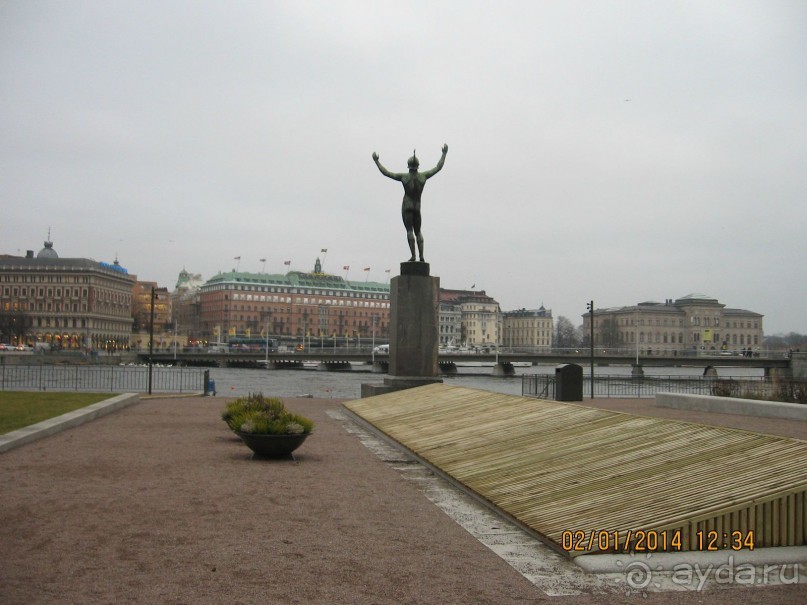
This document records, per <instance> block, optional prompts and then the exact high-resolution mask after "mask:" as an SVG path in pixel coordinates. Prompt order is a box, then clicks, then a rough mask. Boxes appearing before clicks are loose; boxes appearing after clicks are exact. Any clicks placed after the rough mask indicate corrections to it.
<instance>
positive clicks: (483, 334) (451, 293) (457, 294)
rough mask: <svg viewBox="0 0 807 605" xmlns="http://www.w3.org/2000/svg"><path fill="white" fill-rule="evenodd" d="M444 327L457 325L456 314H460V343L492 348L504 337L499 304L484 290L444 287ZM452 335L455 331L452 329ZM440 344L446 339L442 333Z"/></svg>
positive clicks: (442, 292) (441, 320)
mask: <svg viewBox="0 0 807 605" xmlns="http://www.w3.org/2000/svg"><path fill="white" fill-rule="evenodd" d="M439 296H440V300H439V303H440V313H441V317H440V326H441V331H442V328H443V326H446V327H449V326H455V325H456V315H457V312H459V317H460V338H459V342H455V343H453V344H458V345H462V346H467V347H472V348H475V347H490V346H492V345H496V344H497V343H498V342H500V341H499V336H500V328H501V326H500V312H501V310H500V308H499V303H498V302H496V300H494V299H493V298H492V297H490V296H488V295H487V293H486V292H485V291H484V290H480V291H476V290H449V289H446V288H440V295H439ZM451 334H452V337H453V336H454V334H455V330H454V331H453V332H451ZM440 341H441V342H440V344H452V343H451V342H443V338H442V335H441V338H440Z"/></svg>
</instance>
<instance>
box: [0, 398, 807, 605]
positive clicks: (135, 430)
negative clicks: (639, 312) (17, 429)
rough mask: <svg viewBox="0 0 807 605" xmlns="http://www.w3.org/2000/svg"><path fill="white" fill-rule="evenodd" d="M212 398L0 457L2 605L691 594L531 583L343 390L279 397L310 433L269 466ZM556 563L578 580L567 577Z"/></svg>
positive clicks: (784, 425)
mask: <svg viewBox="0 0 807 605" xmlns="http://www.w3.org/2000/svg"><path fill="white" fill-rule="evenodd" d="M583 403H584V404H586V405H595V406H597V407H605V408H608V409H616V410H621V411H629V412H631V413H640V414H649V415H657V416H664V417H670V418H677V419H683V420H693V421H697V422H704V423H713V424H721V425H725V426H733V427H735V428H741V429H747V430H758V431H762V432H770V433H773V434H780V435H785V436H790V437H795V438H800V439H807V426H805V425H807V423H794V422H792V421H790V422H788V421H777V420H769V419H766V420H761V419H755V418H749V417H737V416H730V415H720V414H707V413H702V412H699V413H695V412H683V411H679V410H670V409H661V408H655V407H653V406H652V403H651V402H649V401H648V400H639V401H637V400H586V401H584V402H583ZM223 404H224V399H223V398H204V397H196V398H166V399H149V400H143V401H141V402H140V403H138V404H136V405H132V406H130V407H127V408H126V409H123V410H120V411H117V412H115V413H114V414H111V415H108V416H105V417H103V418H98V419H96V420H94V421H93V422H90V423H87V424H84V425H82V426H78V427H74V428H70V429H68V430H66V431H64V432H61V433H59V434H56V435H52V436H50V437H47V438H46V439H43V440H41V441H37V442H34V443H29V444H26V445H23V446H22V447H19V448H16V449H14V450H11V451H7V452H5V453H2V454H0V476H2V477H3V479H4V481H3V484H2V488H1V489H0V518H2V519H3V523H2V525H1V526H0V544H2V548H0V603H111V602H115V603H118V602H129V603H188V604H191V603H193V604H197V603H423V604H432V603H433V604H435V605H436V604H445V603H491V604H493V603H496V604H499V603H538V602H544V601H551V602H553V603H558V604H563V605H566V604H577V603H619V602H623V603H634V602H637V601H635V599H637V598H641V596H645V597H646V598H645V599H642V601H643V602H650V603H680V604H684V603H686V604H687V605H689V604H691V603H692V601H693V598H694V595H692V594H691V593H690V592H689V591H683V590H677V591H672V592H653V591H652V586H651V587H650V589H651V590H650V592H647V591H644V590H643V589H642V590H632V589H630V587H628V586H627V585H626V583H625V580H626V574H618V575H617V577H602V578H600V577H594V576H591V575H589V576H587V575H585V574H583V573H582V572H581V571H580V570H579V569H577V568H576V567H575V566H574V565H573V564H571V563H568V562H566V561H565V560H559V562H558V564H557V566H556V567H554V568H551V569H550V570H549V571H548V572H546V570H544V571H543V572H542V574H543V575H541V574H537V575H538V576H540V577H542V578H543V580H542V581H543V584H541V583H536V582H533V581H531V580H530V579H528V576H527V575H525V574H524V572H523V570H518V568H517V567H514V566H513V565H512V557H511V562H510V563H508V560H507V556H505V555H506V554H507V553H506V552H504V551H507V550H512V549H511V548H510V547H506V548H505V547H501V546H500V545H497V542H496V541H495V540H494V543H493V544H485V543H483V542H482V541H480V540H479V539H477V537H475V536H474V534H473V530H472V529H467V530H466V529H464V528H463V526H461V525H460V524H458V523H457V522H455V521H454V520H452V517H451V516H450V515H451V514H452V513H451V512H450V511H449V509H450V507H448V506H444V505H443V503H441V502H442V500H441V498H442V499H443V500H445V499H446V498H447V499H448V500H451V499H455V497H456V498H459V499H460V500H462V498H461V497H460V496H456V494H454V495H451V493H450V492H448V493H449V496H447V497H445V498H443V497H442V496H440V495H439V494H438V495H435V494H436V493H437V492H436V491H435V488H434V483H433V481H434V479H433V478H429V477H428V473H425V474H424V473H423V472H422V469H417V468H416V467H417V465H413V464H411V463H410V461H408V460H407V459H406V457H405V456H403V455H400V454H399V453H398V452H396V451H395V450H390V449H388V448H387V449H385V448H383V447H382V448H380V449H379V448H376V447H374V446H373V445H372V438H371V437H369V436H368V435H366V434H363V433H362V432H361V431H357V430H356V427H354V426H353V425H351V424H350V423H349V422H347V421H346V420H345V419H344V417H343V415H342V414H341V408H340V406H339V402H338V401H336V400H329V399H289V400H287V405H288V407H290V408H291V409H293V410H294V411H297V412H300V413H303V414H306V415H308V416H310V417H312V418H313V419H314V420H315V422H316V423H317V427H316V432H315V434H314V435H313V436H312V437H311V438H310V439H309V440H308V441H307V442H306V443H305V444H304V445H303V446H302V447H301V448H300V450H298V453H297V455H296V460H294V461H280V462H267V461H254V460H251V456H250V452H249V450H247V449H246V448H245V446H244V445H243V444H241V443H240V441H239V440H237V439H236V438H234V436H233V435H232V434H231V433H230V432H229V431H228V430H227V429H226V426H225V425H224V423H223V422H221V420H220V412H221V409H222V408H223ZM444 511H445V512H444ZM446 513H448V514H446ZM460 516H462V515H460ZM480 519H481V521H480V523H481V524H482V526H483V527H482V528H481V531H482V533H483V534H486V535H495V534H496V533H497V532H499V534H505V533H508V530H507V528H506V526H505V525H503V524H502V523H501V521H500V520H498V519H496V518H495V517H487V518H480ZM521 546H523V547H524V548H526V549H527V550H528V551H529V549H530V548H533V547H534V546H535V545H534V544H526V543H525V544H523V545H521ZM500 555H502V556H500ZM515 558H516V559H518V558H519V557H517V556H516V557H515ZM525 560H526V558H525V557H521V561H522V562H524V561H525ZM779 571H782V570H779ZM792 571H793V570H785V572H786V573H785V575H784V576H783V578H780V581H778V582H776V581H775V580H776V578H775V577H773V576H775V575H776V574H775V573H774V574H773V575H772V576H771V581H770V582H769V581H768V579H766V580H765V581H760V582H757V583H758V584H759V586H755V587H753V588H750V587H737V586H736V584H738V583H740V582H734V583H733V586H734V587H732V588H729V589H725V590H709V591H707V592H699V593H697V596H696V599H697V602H698V603H721V604H722V603H726V604H728V603H732V604H733V603H776V604H777V605H788V604H794V605H795V604H796V603H803V602H804V601H805V598H807V590H805V587H807V569H804V568H801V569H800V570H796V573H797V574H800V576H798V579H799V580H800V582H799V583H798V584H791V583H788V582H789V581H791V580H792V579H793V575H792V573H791V572H792ZM776 573H779V572H776ZM565 574H571V575H570V576H569V577H571V576H574V577H573V578H572V580H573V581H566V580H564V581H560V578H566V576H565ZM619 575H621V576H622V577H619ZM553 578H555V579H558V581H557V582H556V583H555V587H554V588H553V586H552V580H553ZM566 579H567V580H568V578H566ZM781 580H783V581H784V583H783V582H782V581H781ZM620 581H621V583H620ZM771 583H776V584H777V585H769V584H771ZM727 585H728V584H727ZM640 595H641V596H640Z"/></svg>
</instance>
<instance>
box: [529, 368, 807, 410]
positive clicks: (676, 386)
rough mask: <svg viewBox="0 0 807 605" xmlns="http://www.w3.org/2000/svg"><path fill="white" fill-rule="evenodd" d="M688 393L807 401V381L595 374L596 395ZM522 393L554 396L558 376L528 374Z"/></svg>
mask: <svg viewBox="0 0 807 605" xmlns="http://www.w3.org/2000/svg"><path fill="white" fill-rule="evenodd" d="M659 392H664V393H689V394H692V395H718V396H723V397H744V398H750V399H764V398H768V397H771V398H775V399H777V400H780V401H790V402H799V403H807V382H804V381H795V380H768V379H765V378H764V377H759V378H747V377H742V378H734V377H722V378H721V377H709V376H704V377H695V378H693V377H680V376H643V377H632V376H609V375H602V376H595V377H594V396H595V397H625V398H631V397H636V398H642V397H655V395H656V393H659ZM590 393H591V377H589V376H584V377H583V394H584V396H585V397H588V396H589V395H590ZM521 394H522V395H523V396H524V397H537V398H540V399H554V398H555V376H552V375H549V374H525V375H523V376H522V377H521Z"/></svg>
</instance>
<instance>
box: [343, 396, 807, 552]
mask: <svg viewBox="0 0 807 605" xmlns="http://www.w3.org/2000/svg"><path fill="white" fill-rule="evenodd" d="M345 407H347V408H348V409H350V410H351V411H352V412H353V413H355V414H357V415H358V416H360V417H362V418H363V419H364V420H366V421H367V422H369V423H371V424H372V425H373V426H375V427H376V428H377V429H378V430H380V431H382V432H384V433H385V434H387V435H388V436H390V437H391V438H392V439H394V440H396V441H398V442H399V443H400V444H402V445H403V446H404V447H406V448H408V449H410V450H411V451H412V452H414V453H415V454H416V455H418V456H419V457H421V458H422V459H424V460H426V461H427V462H429V463H430V464H432V465H434V466H435V467H436V468H438V469H440V470H441V471H442V472H445V473H446V474H447V475H449V476H450V477H452V478H453V479H454V480H455V481H457V482H459V483H461V484H463V485H465V486H466V487H467V488H468V489H471V490H472V491H474V492H475V493H476V494H477V495H479V496H480V497H482V498H483V499H485V500H487V501H489V502H491V503H492V504H493V505H494V506H496V507H498V508H499V509H501V510H503V511H505V512H506V513H507V514H509V515H512V516H513V517H515V518H517V519H518V520H520V521H521V522H522V523H524V524H525V525H527V526H529V527H532V528H533V529H534V530H535V531H536V532H538V533H539V534H541V535H545V536H549V537H551V538H552V539H555V540H559V539H560V536H561V534H562V532H563V531H564V530H569V529H572V530H574V529H581V530H586V529H587V528H588V529H595V530H608V529H614V530H628V529H638V528H661V527H666V528H671V527H686V528H689V529H688V532H687V539H688V542H689V544H692V543H693V542H694V541H695V535H694V532H695V531H696V530H694V529H693V528H694V527H695V525H693V523H694V522H695V519H706V523H707V525H708V524H711V525H709V526H710V527H712V528H716V529H717V530H718V531H719V532H720V533H721V534H722V533H723V532H726V533H730V531H732V530H733V528H742V530H745V529H750V528H754V527H756V528H757V530H756V531H757V532H758V533H761V534H763V535H765V536H766V541H767V540H768V539H772V537H773V536H774V535H776V536H779V533H781V532H784V533H785V535H784V539H786V541H787V542H788V543H791V542H795V543H799V544H804V543H805V530H804V527H805V525H806V524H807V523H806V522H805V518H804V516H805V508H807V507H805V505H804V503H803V502H804V501H803V499H802V500H800V499H799V498H800V497H803V496H799V495H798V494H804V492H805V490H807V442H805V441H801V440H796V439H786V438H781V437H775V436H770V435H761V434H757V433H753V432H750V431H739V430H734V429H725V428H721V427H711V426H704V425H698V424H694V423H684V422H677V421H672V420H665V419H659V418H648V417H642V416H634V415H630V414H623V413H618V412H611V411H608V410H600V409H594V408H588V407H585V406H584V405H578V404H567V403H559V402H550V401H539V400H534V399H526V398H522V397H516V396H512V395H504V394H499V393H489V392H486V391H479V390H475V389H467V388H464V387H456V386H453V385H445V384H434V385H428V386H425V387H420V388H416V389H409V390H406V391H398V392H395V393H389V394H386V395H381V396H378V397H372V398H367V399H362V400H357V401H354V402H350V403H347V404H345ZM774 494H776V497H783V498H785V499H786V501H787V511H788V512H787V514H786V515H785V516H784V517H783V518H782V517H779V516H777V517H775V518H772V517H771V516H772V515H773V514H774V511H775V510H777V509H776V507H774V506H773V505H772V504H770V498H772V497H774ZM764 500H768V501H769V504H768V505H762V506H760V505H759V503H760V502H761V501H764ZM782 506H784V504H782ZM769 511H770V512H769ZM782 512H784V509H783V511H782ZM780 525H781V527H780ZM777 532H779V533H777ZM777 539H778V538H777Z"/></svg>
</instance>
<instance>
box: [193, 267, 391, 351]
mask: <svg viewBox="0 0 807 605" xmlns="http://www.w3.org/2000/svg"><path fill="white" fill-rule="evenodd" d="M389 315H390V303H389V285H388V284H381V283H376V282H354V281H347V280H345V279H343V278H341V277H339V276H336V275H330V274H327V273H323V272H322V268H321V264H320V261H319V259H317V261H316V263H315V265H314V270H313V271H311V272H310V273H305V272H301V271H291V272H289V273H286V274H285V275H271V274H265V273H239V272H235V271H231V272H229V273H219V274H218V275H216V276H215V277H213V278H211V279H209V280H208V281H207V282H206V283H205V284H204V285H203V286H202V287H201V288H200V289H199V316H200V331H201V333H202V335H203V337H204V338H206V339H207V340H209V341H210V342H227V341H229V340H230V339H232V338H234V337H238V338H259V337H266V336H267V335H268V336H269V337H270V338H276V339H278V340H280V341H281V342H287V343H293V342H297V343H303V342H308V343H309V344H316V343H317V341H320V342H322V341H323V340H324V339H328V341H329V342H333V339H334V338H335V339H336V340H337V342H338V343H339V344H340V346H341V345H342V344H349V345H353V346H355V345H356V344H359V343H361V342H362V341H364V342H365V343H368V344H369V342H370V339H371V338H372V337H373V335H375V337H376V338H378V339H381V340H383V339H387V338H389Z"/></svg>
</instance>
